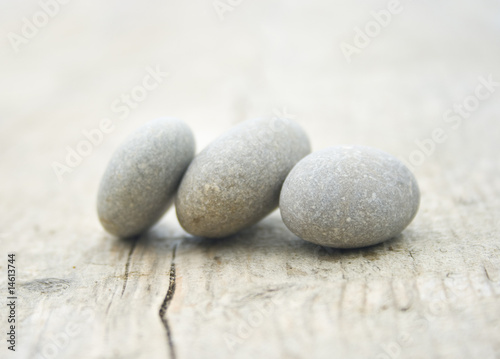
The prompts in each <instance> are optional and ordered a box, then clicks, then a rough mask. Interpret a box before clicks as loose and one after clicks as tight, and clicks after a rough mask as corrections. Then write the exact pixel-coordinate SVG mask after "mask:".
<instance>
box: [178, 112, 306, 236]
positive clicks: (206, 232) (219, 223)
mask: <svg viewBox="0 0 500 359" xmlns="http://www.w3.org/2000/svg"><path fill="white" fill-rule="evenodd" d="M309 152H310V145H309V140H308V138H307V135H306V134H305V132H304V131H303V130H302V128H301V127H300V126H299V125H298V124H297V123H296V122H294V121H292V120H288V119H277V118H274V119H271V120H270V119H255V120H249V121H245V122H243V123H241V124H239V125H237V126H235V127H234V128H232V129H231V130H229V131H228V132H227V133H225V134H224V135H222V136H221V137H219V138H218V139H216V140H215V141H214V142H212V143H211V144H210V145H208V146H207V147H206V148H205V149H204V150H203V151H202V152H201V153H200V154H198V155H197V156H196V157H195V159H194V160H193V162H192V163H191V165H190V166H189V168H188V170H187V172H186V174H185V176H184V178H183V180H182V182H181V185H180V186H179V191H178V193H177V197H176V202H175V206H176V211H177V218H178V219H179V223H180V224H181V225H182V227H183V228H184V229H185V230H186V231H187V232H189V233H191V234H193V235H197V236H201V237H225V236H229V235H231V234H234V233H236V232H238V231H239V230H241V229H243V228H246V227H249V226H251V225H253V224H255V223H257V222H258V221H260V220H261V219H262V218H264V217H265V216H267V215H268V214H269V213H271V212H272V211H273V210H274V209H276V207H277V206H278V202H279V193H280V190H281V186H282V185H283V181H284V180H285V178H286V176H287V175H288V173H289V172H290V170H291V169H292V168H293V166H294V165H295V164H296V163H297V162H298V161H299V160H300V159H301V158H303V157H304V156H306V155H307V154H308V153H309Z"/></svg>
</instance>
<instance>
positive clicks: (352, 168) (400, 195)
mask: <svg viewBox="0 0 500 359" xmlns="http://www.w3.org/2000/svg"><path fill="white" fill-rule="evenodd" d="M419 203H420V191H419V189H418V184H417V181H416V180H415V177H414V176H413V174H412V173H411V172H410V170H409V169H408V168H407V167H406V166H405V165H404V164H403V163H401V162H400V161H399V160H398V159H397V158H395V157H393V156H391V155H389V154H387V153H385V152H383V151H380V150H377V149H374V148H370V147H364V146H339V147H331V148H327V149H324V150H322V151H318V152H315V153H313V154H311V155H309V156H307V157H306V158H304V159H303V160H302V161H300V162H299V163H298V164H297V165H296V166H295V167H294V168H293V170H292V171H291V172H290V174H289V175H288V177H287V179H286V181H285V183H284V184H283V189H282V191H281V196H280V210H281V217H282V218H283V221H284V222H285V224H286V226H287V227H288V228H289V229H290V230H291V231H292V232H293V233H295V234H296V235H297V236H299V237H301V238H302V239H305V240H306V241H309V242H313V243H316V244H320V245H323V246H330V247H336V248H357V247H364V246H369V245H372V244H376V243H380V242H382V241H385V240H387V239H390V238H392V237H395V236H396V235H398V234H399V233H400V232H401V231H403V229H405V228H406V226H408V224H410V222H411V221H412V220H413V218H414V217H415V215H416V213H417V210H418V207H419Z"/></svg>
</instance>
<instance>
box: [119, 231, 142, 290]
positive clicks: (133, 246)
mask: <svg viewBox="0 0 500 359" xmlns="http://www.w3.org/2000/svg"><path fill="white" fill-rule="evenodd" d="M138 240H139V239H138V238H136V239H134V241H133V242H132V246H131V247H130V251H129V252H128V257H127V263H125V280H124V281H123V288H122V294H121V296H122V297H123V293H125V289H126V288H127V282H128V273H129V268H130V260H131V259H132V254H133V253H134V249H135V246H136V245H137V242H138Z"/></svg>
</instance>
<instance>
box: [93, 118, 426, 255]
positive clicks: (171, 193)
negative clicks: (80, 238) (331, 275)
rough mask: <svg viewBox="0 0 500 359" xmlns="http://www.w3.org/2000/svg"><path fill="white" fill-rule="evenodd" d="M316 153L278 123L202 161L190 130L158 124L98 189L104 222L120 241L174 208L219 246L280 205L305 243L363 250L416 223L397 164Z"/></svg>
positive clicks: (234, 134) (123, 154) (134, 139)
mask: <svg viewBox="0 0 500 359" xmlns="http://www.w3.org/2000/svg"><path fill="white" fill-rule="evenodd" d="M310 152H311V147H310V143H309V139H308V137H307V135H306V133H305V132H304V130H303V129H302V128H301V127H300V126H299V125H298V124H297V123H296V122H294V121H292V120H289V119H278V118H273V119H255V120H249V121H246V122H243V123H241V124H239V125H237V126H235V127H234V128H232V129H231V130H229V131H228V132H227V133H225V134H223V135H222V136H220V137H219V138H217V139H216V140H215V141H214V142H212V143H211V144H209V145H208V146H207V147H206V148H205V149H204V150H203V151H201V152H200V153H199V154H198V155H196V156H195V141H194V136H193V133H192V131H191V130H190V129H189V127H188V126H187V125H186V124H185V123H184V122H182V121H180V120H178V119H172V118H160V119H157V120H154V121H151V122H149V123H147V124H146V125H144V126H143V127H141V128H140V129H138V130H137V131H136V132H135V133H134V134H132V136H131V137H130V138H129V139H128V140H126V142H125V143H124V144H123V145H122V146H121V147H120V148H119V149H118V150H117V151H116V153H115V154H114V155H113V157H112V159H111V161H110V163H109V165H108V167H107V169H106V171H105V173H104V176H103V178H102V181H101V186H100V188H99V194H98V201H97V210H98V215H99V219H100V221H101V223H102V225H103V227H104V228H105V229H106V230H107V231H108V232H109V233H111V234H113V235H116V236H119V237H129V236H134V235H138V234H140V233H142V232H144V231H146V230H147V229H148V228H150V227H151V226H152V225H154V224H155V223H156V222H157V221H158V220H159V219H160V218H161V217H162V216H163V214H164V213H165V212H166V211H167V210H168V208H169V207H170V206H171V205H172V203H173V202H174V201H175V207H176V212H177V218H178V220H179V223H180V224H181V226H182V227H183V228H184V229H185V230H186V231H187V232H188V233H190V234H192V235H195V236H200V237H208V238H217V237H227V236H231V235H233V234H235V233H237V232H238V231H240V230H242V229H244V228H247V227H249V226H252V225H253V224H255V223H257V222H259V221H260V220H261V219H263V218H264V217H266V216H267V215H269V214H270V213H271V212H272V211H273V210H274V209H276V208H277V207H278V205H279V207H280V211H281V216H282V218H283V221H284V223H285V224H286V226H287V227H288V228H289V229H290V230H291V231H292V232H293V233H295V234H296V235H297V236H299V237H300V238H302V239H304V240H307V241H310V242H313V243H317V244H320V245H324V246H331V247H336V248H357V247H364V246H368V245H373V244H376V243H380V242H382V241H384V240H387V239H389V238H392V237H394V236H396V235H397V234H399V233H400V232H401V231H402V230H403V229H404V228H406V226H408V224H409V223H410V222H411V221H412V219H413V218H414V217H415V215H416V213H417V210H418V206H419V202H420V192H419V189H418V185H417V182H416V180H415V177H414V176H413V174H412V173H411V172H410V171H409V170H408V168H407V167H405V166H404V165H403V164H402V163H401V162H400V161H399V160H398V159H396V158H395V157H393V156H391V155H389V154H387V153H385V152H383V151H380V150H377V149H374V148H370V147H364V146H336V147H330V148H327V149H324V150H321V151H318V152H314V153H312V154H310Z"/></svg>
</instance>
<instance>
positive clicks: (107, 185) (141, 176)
mask: <svg viewBox="0 0 500 359" xmlns="http://www.w3.org/2000/svg"><path fill="white" fill-rule="evenodd" d="M194 152H195V142H194V137H193V134H192V132H191V130H190V128H189V127H188V126H187V125H186V124H185V123H184V122H183V121H181V120H178V119H174V118H159V119H156V120H153V121H150V122H148V123H146V124H145V125H143V126H142V127H140V128H139V129H138V130H137V131H136V132H134V133H133V134H132V135H131V136H130V137H129V138H128V139H127V140H126V141H125V143H123V144H122V145H121V147H119V148H118V150H117V151H116V152H115V153H114V155H113V157H112V158H111V161H110V162H109V164H108V167H107V169H106V171H105V173H104V175H103V177H102V180H101V185H100V188H99V193H98V196H97V212H98V216H99V220H100V221H101V224H102V226H103V227H104V229H106V231H108V232H109V233H111V234H114V235H116V236H119V237H128V236H133V235H136V234H139V233H141V232H144V231H145V230H147V229H148V228H149V227H151V226H152V225H153V224H155V223H156V222H157V221H158V220H159V219H160V218H161V216H162V215H163V214H164V213H165V211H166V210H167V209H168V208H169V206H170V205H171V204H172V202H173V198H174V195H175V192H176V189H177V187H178V185H179V182H180V180H181V177H182V175H183V174H184V172H185V171H186V168H187V167H188V165H189V163H190V162H191V160H192V159H193V157H194Z"/></svg>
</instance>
